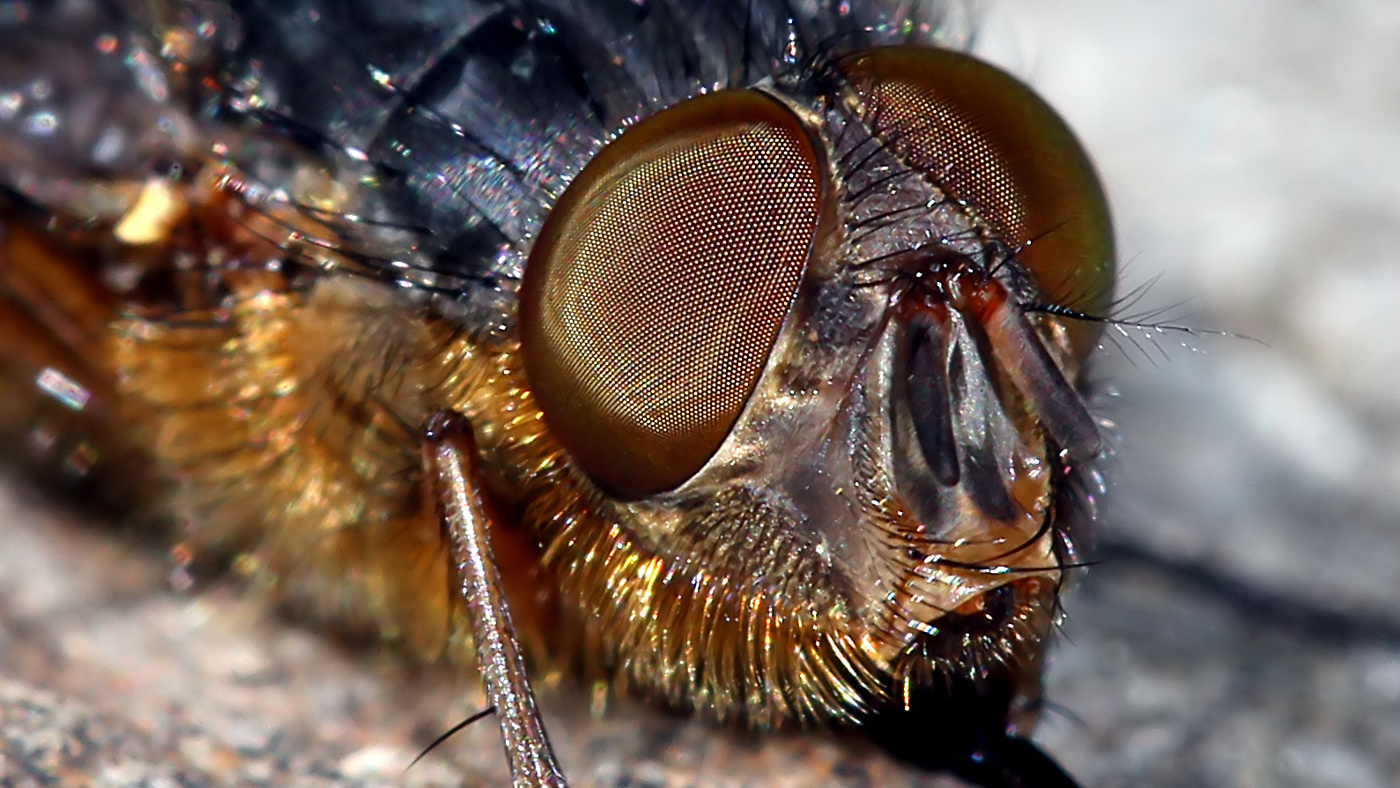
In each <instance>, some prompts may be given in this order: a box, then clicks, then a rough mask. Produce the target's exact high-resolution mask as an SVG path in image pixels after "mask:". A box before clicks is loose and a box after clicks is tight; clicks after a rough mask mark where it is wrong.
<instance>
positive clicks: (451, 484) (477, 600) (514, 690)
mask: <svg viewBox="0 0 1400 788" xmlns="http://www.w3.org/2000/svg"><path fill="white" fill-rule="evenodd" d="M426 438H427V447H426V449H425V455H426V457H425V459H426V462H427V469H428V476H429V478H430V479H431V480H434V481H435V483H436V486H437V501H438V512H439V515H440V517H441V518H442V523H443V528H444V530H445V532H446V535H447V537H448V540H449V541H450V543H451V545H452V559H453V563H454V565H455V566H456V568H457V575H458V577H460V578H461V581H462V597H463V598H464V599H465V600H466V603H467V617H468V619H469V620H470V622H471V627H472V636H473V638H474V639H475V642H476V658H477V663H478V664H479V665H480V666H481V675H482V680H483V681H484V682H485V684H486V696H487V698H488V699H489V700H490V702H491V704H492V705H493V706H495V707H496V716H497V718H498V719H499V720H500V723H501V736H502V738H503V739H504V740H505V750H506V760H507V762H508V763H509V765H510V773H511V781H512V783H513V784H514V785H516V786H526V788H534V787H535V786H540V787H541V788H545V787H551V788H565V786H567V785H568V783H567V782H566V781H565V779H564V775H563V773H562V772H561V771H560V770H559V765H558V763H557V762H556V761H555V758H554V750H553V749H552V748H551V747H550V744H549V738H548V736H547V735H546V734H545V730H544V724H543V722H542V721H541V720H540V715H539V710H538V709H537V708H536V706H535V693H534V690H533V689H532V688H531V686H530V677H529V674H528V673H527V672H526V670H525V659H524V655H523V654H522V653H521V647H520V640H519V638H518V637H517V636H516V631H515V627H514V625H513V624H512V623H511V618H510V605H509V604H508V602H507V600H506V596H505V591H504V588H503V587H502V584H501V575H500V569H499V568H498V567H497V564H496V558H495V556H494V554H493V553H492V550H491V540H490V526H491V522H492V512H491V510H490V508H489V507H488V506H487V503H486V500H485V499H484V498H483V497H482V494H481V484H480V478H479V474H478V468H477V451H476V440H475V439H474V438H473V436H472V429H471V425H470V424H469V423H468V422H467V420H466V418H465V417H463V416H461V415H460V414H457V413H439V414H437V415H435V416H433V417H432V418H431V419H430V420H429V423H428V428H427V431H426Z"/></svg>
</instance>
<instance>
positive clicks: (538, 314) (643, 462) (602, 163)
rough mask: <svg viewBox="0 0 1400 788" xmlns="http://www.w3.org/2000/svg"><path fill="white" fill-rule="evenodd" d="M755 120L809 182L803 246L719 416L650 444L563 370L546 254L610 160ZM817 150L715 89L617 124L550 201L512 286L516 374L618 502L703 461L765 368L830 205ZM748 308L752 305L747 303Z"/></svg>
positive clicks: (762, 109) (667, 486)
mask: <svg viewBox="0 0 1400 788" xmlns="http://www.w3.org/2000/svg"><path fill="white" fill-rule="evenodd" d="M765 124H766V125H769V126H772V127H774V128H775V129H777V130H778V131H779V132H780V133H782V134H783V135H784V136H785V137H786V138H788V139H789V140H790V141H791V143H792V145H793V147H794V149H795V150H796V151H797V152H798V153H799V154H800V158H801V159H802V161H803V162H804V163H805V165H806V168H807V170H808V172H809V175H810V177H809V179H808V180H809V181H810V183H812V184H813V190H812V199H811V209H810V211H809V216H810V219H809V220H808V221H807V223H806V224H805V228H806V234H805V236H804V238H803V241H802V249H803V252H802V254H801V259H800V260H798V261H797V263H796V265H795V267H792V269H791V277H790V279H791V281H790V282H789V285H788V286H787V287H786V288H785V290H786V292H785V295H784V296H783V297H782V298H781V302H782V303H781V305H780V307H781V308H777V309H776V312H777V313H778V315H779V316H778V318H777V319H775V320H771V321H770V323H771V325H769V326H768V328H769V329H771V330H769V331H768V332H767V333H766V335H765V336H764V341H763V342H762V343H757V344H760V345H761V346H762V347H763V348H765V351H764V352H763V354H762V358H761V359H759V360H758V363H757V364H756V368H755V369H753V370H751V371H750V373H749V374H748V377H747V379H746V380H745V381H744V383H743V390H744V391H743V396H742V397H741V398H740V399H739V402H738V405H737V406H736V407H734V408H732V411H731V412H728V413H727V417H726V418H724V419H722V420H721V421H716V422H715V423H713V424H711V425H709V428H708V429H707V430H705V431H704V434H703V435H702V436H701V437H699V438H697V439H694V440H692V441H690V442H689V443H688V444H686V445H671V446H658V445H657V442H655V441H646V440H640V441H639V440H638V439H637V437H638V436H637V433H638V432H639V431H640V427H638V425H636V424H635V423H632V424H619V423H618V421H617V420H616V419H612V420H608V419H602V418H599V407H598V406H599V401H598V400H596V399H590V397H589V395H588V393H587V392H584V391H582V390H581V387H580V386H579V384H578V382H577V380H576V377H577V376H575V375H574V374H572V373H571V372H570V370H569V369H568V363H567V361H568V359H567V358H565V357H563V356H561V354H564V353H567V352H568V349H567V348H560V347H559V342H558V341H557V340H558V338H557V337H551V336H550V335H549V331H548V329H547V328H546V327H545V320H544V316H545V313H546V312H547V311H548V310H550V309H558V308H560V307H559V305H557V304H549V303H547V302H548V300H549V299H548V297H547V294H548V290H549V289H550V287H551V282H552V278H553V277H555V276H557V275H558V273H557V269H558V268H559V266H561V265H563V266H568V265H569V263H568V262H567V261H566V262H564V263H560V262H559V261H558V260H556V259H555V255H554V252H555V251H556V249H557V247H559V246H561V245H563V244H564V243H566V236H567V234H568V233H570V232H571V231H572V230H571V228H570V227H569V224H570V221H571V220H572V219H574V218H576V217H577V216H578V215H579V214H580V213H583V214H587V212H588V211H589V210H590V209H591V207H596V205H590V200H593V201H594V202H595V203H598V204H601V200H600V199H599V198H598V197H597V192H598V190H599V187H600V186H610V185H616V183H617V182H618V180H619V179H620V178H619V176H618V175H617V170H618V168H622V167H630V166H633V165H635V164H636V163H637V162H636V160H637V159H638V157H639V151H640V152H641V153H653V154H655V156H654V158H660V157H661V156H664V155H665V154H666V153H667V152H668V151H672V150H675V149H676V148H677V147H679V145H681V144H684V143H679V144H678V143H675V142H674V141H673V140H674V138H676V137H677V136H681V137H683V138H687V139H689V140H691V141H692V142H695V143H696V144H698V142H697V141H703V140H705V139H709V140H717V139H723V138H724V137H725V136H726V135H725V130H730V136H738V134H739V133H742V131H743V129H744V128H745V127H754V126H759V125H765ZM707 129H708V130H712V131H714V132H715V133H714V134H712V135H711V136H710V137H708V138H706V137H704V135H703V132H704V131H705V130H707ZM735 129H737V130H738V131H737V132H736V131H734V130H735ZM629 137H630V141H629ZM826 158H827V156H826V153H825V150H824V148H823V146H822V145H821V144H819V143H818V142H817V141H815V140H814V138H813V132H812V131H811V130H810V129H808V128H807V126H806V124H805V123H804V122H803V121H802V120H801V118H800V117H799V116H798V115H797V113H795V112H794V111H793V110H792V109H791V108H790V107H788V106H787V105H786V104H784V103H783V102H782V101H780V100H779V99H777V98H775V97H774V96H771V95H769V94H767V93H766V92H764V91H761V90H756V89H741V90H722V91H717V92H715V93H708V94H702V95H699V96H696V97H693V98H691V99H688V100H686V101H683V102H680V103H679V104H676V105H673V106H671V107H668V108H666V109H664V110H662V111H661V112H658V113H657V114H656V115H652V116H650V117H648V118H646V119H645V120H643V121H641V122H640V123H638V124H636V125H635V126H632V127H630V128H628V129H626V130H625V131H624V132H623V133H622V134H621V135H619V136H618V137H617V138H615V139H614V140H613V141H612V142H610V143H609V144H608V145H606V146H605V147H604V148H603V150H601V151H600V152H599V153H598V154H597V155H596V156H595V157H594V158H593V159H592V160H591V161H590V162H589V163H588V165H587V166H585V167H584V169H583V170H582V171H581V172H580V173H579V174H578V175H577V176H576V177H575V179H574V181H573V182H572V183H571V184H570V186H569V188H567V189H566V190H565V192H564V194H563V195H562V196H561V197H560V198H559V200H558V202H557V203H556V204H555V206H554V207H553V208H552V209H551V211H550V213H549V216H548V218H547V219H546V221H545V223H544V225H543V227H542V228H541V231H540V233H539V235H538V237H537V239H536V241H535V243H534V245H533V247H532V249H531V252H530V258H529V261H528V262H527V265H526V269H525V276H524V280H523V282H522V286H521V290H520V300H519V304H520V312H519V326H520V334H521V352H522V357H523V360H524V365H525V373H526V378H527V380H528V381H529V382H530V386H531V389H532V391H533V393H534V396H535V399H536V400H537V402H538V404H539V407H540V410H541V413H542V414H543V417H544V420H545V423H546V424H547V425H548V426H549V428H550V432H551V433H552V434H553V435H554V436H555V437H556V439H558V440H559V441H560V443H561V444H563V446H564V448H565V449H566V451H567V452H568V454H569V456H570V458H571V459H572V461H573V462H574V464H575V465H576V466H578V467H579V468H580V469H582V470H583V471H584V472H585V473H586V474H587V475H588V476H589V477H590V479H591V480H592V481H593V482H594V483H595V484H596V485H597V486H598V487H599V488H600V489H601V490H603V491H604V492H606V493H607V494H609V495H611V496H612V497H614V498H616V499H619V500H638V499H643V498H647V497H651V496H653V495H656V494H660V493H662V492H667V491H669V490H672V489H675V488H676V487H679V486H680V485H682V484H683V483H685V482H686V481H687V480H689V479H690V478H691V477H693V476H694V475H695V474H696V473H697V472H699V470H700V469H701V468H703V467H704V465H705V464H706V463H707V462H708V461H709V459H710V458H711V457H712V456H713V455H714V453H715V451H717V450H718V448H719V446H720V445H721V444H722V443H723V442H724V440H725V439H726V438H727V437H728V435H729V433H730V432H731V431H732V429H733V426H734V424H735V422H737V420H738V419H739V417H740V416H741V415H742V412H743V410H744V409H745V407H746V405H747V402H748V400H749V398H750V397H751V396H752V393H753V390H754V388H755V387H756V386H757V385H758V382H759V380H760V379H761V377H762V373H763V371H764V369H766V367H767V364H768V361H769V358H770V356H771V352H772V348H773V346H774V344H775V343H776V341H777V338H778V335H779V333H780V331H781V329H782V326H783V324H784V323H785V322H786V315H787V314H788V313H789V312H790V310H791V305H792V303H793V302H794V301H795V299H796V298H797V294H798V291H799V289H800V287H801V283H802V281H803V279H804V277H805V275H806V272H807V269H808V265H809V263H810V261H811V258H812V254H813V251H812V250H813V249H814V247H815V244H816V242H817V237H818V230H819V228H820V227H821V226H822V225H823V219H822V217H823V216H824V215H825V214H826V213H827V212H829V211H830V210H831V208H830V206H829V205H828V203H829V202H830V194H831V191H832V189H831V185H830V183H829V182H828V181H829V180H830V178H829V176H828V175H827V172H828V168H827V163H826ZM644 162H645V160H644ZM603 199H606V198H603ZM765 218H766V217H765ZM757 219H758V217H754V218H753V220H754V221H757ZM600 286H602V285H600ZM749 306H750V307H751V311H752V308H753V305H752V304H750V305H749ZM773 306H774V307H777V306H779V305H776V304H774V305H773ZM636 355H637V356H639V357H640V356H643V355H645V356H647V357H648V358H655V357H656V355H657V354H656V353H654V352H649V351H648V350H647V349H645V348H643V349H641V350H639V351H637V352H636ZM637 360H638V359H635V358H634V359H632V360H631V361H632V362H636V361H637ZM729 371H730V372H732V371H733V370H732V369H730V370H729ZM718 379H721V376H719V375H716V376H715V377H714V378H712V379H711V381H712V382H713V381H714V380H718ZM721 422H722V423H721ZM618 428H622V429H624V430H627V431H628V432H630V433H631V434H630V435H629V436H624V438H623V439H619V438H618V436H617V435H616V434H612V432H611V431H612V430H616V429H618ZM628 438H630V440H629V439H628ZM648 443H649V444H650V445H647V444H648Z"/></svg>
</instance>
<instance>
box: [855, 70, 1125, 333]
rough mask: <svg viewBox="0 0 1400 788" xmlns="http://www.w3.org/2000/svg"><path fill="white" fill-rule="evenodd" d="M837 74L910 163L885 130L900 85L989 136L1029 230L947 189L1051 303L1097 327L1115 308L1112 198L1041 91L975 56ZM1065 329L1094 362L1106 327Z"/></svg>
mask: <svg viewBox="0 0 1400 788" xmlns="http://www.w3.org/2000/svg"><path fill="white" fill-rule="evenodd" d="M835 68H836V70H837V71H838V72H839V73H840V74H841V75H842V76H843V78H844V79H845V81H846V83H847V84H848V85H849V86H850V88H851V90H852V92H853V93H854V95H855V96H856V98H857V101H858V107H857V109H856V111H857V113H858V117H860V118H861V119H862V120H864V121H865V122H867V123H868V124H870V125H871V127H872V128H873V129H875V131H876V133H877V135H878V136H881V137H882V138H883V139H884V140H885V142H886V144H888V145H890V146H891V148H892V149H893V150H895V151H896V152H899V153H901V154H902V155H909V154H908V151H907V149H908V148H909V147H911V146H910V144H909V143H907V142H902V141H901V139H900V138H901V137H902V136H904V134H907V130H904V133H903V134H901V133H900V132H899V131H896V132H895V133H893V134H892V133H890V130H889V129H888V128H886V129H883V130H882V129H881V128H880V126H882V125H884V126H887V127H888V126H889V125H891V124H890V123H889V122H888V121H887V120H883V118H888V116H889V109H888V107H886V106H884V105H885V104H886V102H883V101H881V99H880V95H881V92H882V91H884V90H886V89H887V88H888V87H889V86H891V85H896V86H898V85H908V86H909V87H910V88H911V89H912V90H914V91H915V92H917V93H922V94H925V95H926V96H928V97H929V99H927V100H931V101H932V102H933V103H934V104H936V105H938V106H941V107H946V108H949V109H951V110H952V111H954V112H955V113H956V116H957V117H958V118H959V119H960V120H963V121H964V122H965V123H967V124H968V125H969V126H971V127H972V129H973V130H975V131H977V132H980V133H979V134H978V135H977V136H978V138H979V140H980V141H981V142H982V143H983V144H985V145H987V147H989V148H991V149H992V151H994V152H995V153H997V154H998V155H999V156H1000V158H1001V160H1002V161H1008V160H1009V161H1011V162H1012V165H1011V166H1012V169H1013V175H1014V176H1015V181H1016V183H1017V185H1018V188H1017V194H1016V195H1015V196H1014V198H1013V199H1015V200H1016V201H1017V202H1018V203H1019V204H1020V205H1019V209H1020V210H1021V211H1023V212H1024V213H1025V214H1026V215H1027V219H1026V220H1025V221H1024V224H1025V225H1026V226H1025V228H1024V230H1023V231H1021V232H1016V231H1015V230H1014V229H1011V228H1007V227H1004V226H1000V225H999V223H998V222H997V221H996V215H997V214H998V213H1002V211H999V210H997V208H998V207H999V206H995V205H992V206H989V205H986V204H985V203H987V202H989V201H988V200H986V199H984V195H980V194H978V193H977V190H976V189H966V188H964V189H961V190H958V189H953V188H948V189H947V190H948V191H949V192H950V193H952V194H953V196H954V197H955V198H957V199H959V200H962V201H964V202H966V203H968V204H970V205H971V207H972V208H973V209H974V210H977V211H978V212H979V214H980V215H982V218H983V220H984V221H988V223H989V225H991V226H992V228H993V229H994V230H995V231H996V232H997V233H998V234H999V235H1001V236H1002V237H1003V238H1004V240H1005V242H1006V246H1007V247H1008V249H1009V250H1011V252H1012V253H1013V254H1014V258H1015V260H1016V261H1017V262H1018V263H1019V264H1020V265H1021V266H1022V267H1024V268H1025V269H1026V270H1027V271H1028V272H1029V273H1030V274H1031V277H1032V280H1033V281H1034V283H1035V285H1036V288H1037V289H1038V291H1039V297H1040V298H1041V299H1042V300H1043V301H1045V302H1046V303H1048V304H1050V305H1053V306H1056V307H1062V308H1067V309H1069V310H1071V311H1073V312H1074V313H1078V314H1083V315H1087V316H1090V317H1094V318H1097V317H1100V316H1103V315H1104V314H1105V313H1106V312H1107V311H1108V310H1109V309H1110V307H1111V305H1112V301H1113V297H1114V296H1113V292H1114V283H1115V280H1116V275H1117V251H1116V242H1115V237H1114V230H1113V220H1112V214H1111V211H1110V209H1109V205H1108V197H1107V194H1106V193H1105V192H1104V188H1103V184H1102V181H1101V179H1100V178H1099V176H1098V172H1097V170H1096V168H1095V166H1094V164H1093V160H1092V159H1091V158H1090V156H1089V154H1088V152H1087V151H1086V150H1085V148H1084V147H1083V145H1082V144H1081V143H1080V142H1079V139H1078V137H1077V136H1076V135H1075V134H1074V132H1073V130H1071V129H1070V127H1069V125H1068V123H1066V122H1065V120H1064V118H1063V117H1061V116H1060V114H1059V113H1058V112H1056V111H1055V110H1054V108H1053V107H1051V106H1050V105H1049V103H1047V102H1046V101H1045V99H1043V98H1042V97H1041V96H1040V95H1039V94H1038V93H1036V92H1035V90H1033V89H1032V88H1031V87H1030V86H1029V85H1027V84H1026V83H1024V82H1022V81H1021V80H1020V79H1017V78H1016V77H1015V76H1013V75H1011V74H1009V73H1007V72H1006V71H1003V70H1002V69H1000V68H998V67H996V66H993V65H991V64H989V63H987V62H985V61H983V60H980V59H978V58H976V57H973V56H972V55H968V54H965V53H962V52H958V51H954V50H949V49H941V48H931V47H917V46H911V45H894V46H888V47H875V48H872V49H866V50H861V51H859V52H853V53H851V54H849V55H845V56H843V57H841V58H839V59H838V60H837V61H836V62H835ZM902 149H903V150H902ZM911 158H912V157H911ZM954 163H955V164H956V162H954ZM911 165H912V166H915V167H917V168H918V169H921V170H923V171H924V172H925V173H927V175H928V177H929V178H931V179H932V180H933V181H934V182H935V184H936V185H938V186H939V187H940V188H946V187H948V186H949V184H948V183H947V179H944V178H940V177H939V175H938V171H939V169H940V168H939V167H938V166H935V165H932V164H930V163H927V162H911ZM975 179H976V178H973V179H972V180H975ZM960 191H961V192H963V193H959V192H960ZM993 199H1000V200H1002V201H1003V202H1004V201H1005V200H1006V199H1007V198H1005V197H1001V198H997V197H993ZM1067 206H1073V207H1067ZM1000 207H1004V206H1000ZM988 208H991V210H988ZM1065 320H1066V321H1067V322H1065V324H1064V325H1065V329H1066V332H1067V333H1068V335H1069V338H1070V343H1071V346H1072V348H1073V350H1074V355H1075V357H1076V358H1077V359H1079V360H1081V361H1082V360H1084V359H1086V358H1088V356H1089V355H1090V354H1091V353H1092V352H1093V351H1094V349H1095V348H1096V347H1097V345H1098V339H1099V335H1100V333H1101V331H1102V328H1103V324H1102V321H1100V320H1083V319H1070V318H1065Z"/></svg>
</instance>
